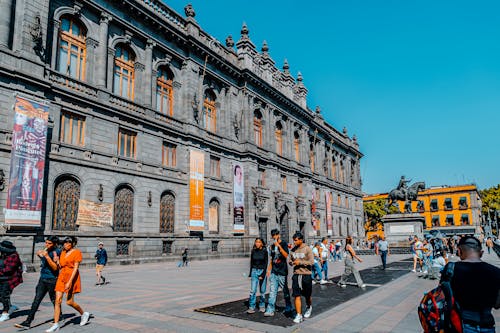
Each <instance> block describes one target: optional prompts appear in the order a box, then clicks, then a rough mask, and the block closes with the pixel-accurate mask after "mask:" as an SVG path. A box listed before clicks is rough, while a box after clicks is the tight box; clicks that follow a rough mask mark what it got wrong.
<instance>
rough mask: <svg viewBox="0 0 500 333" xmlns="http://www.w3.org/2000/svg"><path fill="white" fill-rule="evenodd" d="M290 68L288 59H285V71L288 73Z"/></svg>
mask: <svg viewBox="0 0 500 333" xmlns="http://www.w3.org/2000/svg"><path fill="white" fill-rule="evenodd" d="M289 70H290V65H289V64H288V60H286V59H285V61H284V62H283V72H285V73H288V72H289Z"/></svg>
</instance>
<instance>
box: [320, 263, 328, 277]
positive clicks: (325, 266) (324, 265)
mask: <svg viewBox="0 0 500 333" xmlns="http://www.w3.org/2000/svg"><path fill="white" fill-rule="evenodd" d="M321 270H322V271H323V274H324V275H325V278H324V279H325V280H328V259H325V261H323V264H322V267H321Z"/></svg>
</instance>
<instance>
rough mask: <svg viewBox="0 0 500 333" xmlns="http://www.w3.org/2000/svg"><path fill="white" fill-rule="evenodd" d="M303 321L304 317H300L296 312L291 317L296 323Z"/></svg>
mask: <svg viewBox="0 0 500 333" xmlns="http://www.w3.org/2000/svg"><path fill="white" fill-rule="evenodd" d="M303 321H304V318H303V317H302V315H301V314H298V313H297V315H296V316H295V318H293V322H294V323H296V324H298V323H301V322H303Z"/></svg>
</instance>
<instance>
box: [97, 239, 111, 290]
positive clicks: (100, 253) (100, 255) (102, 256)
mask: <svg viewBox="0 0 500 333" xmlns="http://www.w3.org/2000/svg"><path fill="white" fill-rule="evenodd" d="M94 257H95V259H96V265H95V274H96V275H97V282H96V284H95V285H96V286H98V285H101V284H105V283H106V278H105V277H104V276H102V270H103V269H104V266H106V264H107V263H108V254H107V252H106V249H105V248H104V244H103V242H99V244H97V251H96V252H95V256H94ZM101 280H102V282H101Z"/></svg>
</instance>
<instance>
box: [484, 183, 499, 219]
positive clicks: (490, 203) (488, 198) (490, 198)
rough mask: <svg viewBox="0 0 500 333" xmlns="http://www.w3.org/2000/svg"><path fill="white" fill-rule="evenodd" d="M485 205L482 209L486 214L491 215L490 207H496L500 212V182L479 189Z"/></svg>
mask: <svg viewBox="0 0 500 333" xmlns="http://www.w3.org/2000/svg"><path fill="white" fill-rule="evenodd" d="M479 194H480V195H481V201H482V202H483V207H482V208H481V211H482V213H483V214H484V215H486V216H489V215H488V214H489V212H490V209H495V210H496V211H497V212H500V184H498V185H497V186H493V187H490V188H487V189H485V190H481V191H479Z"/></svg>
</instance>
